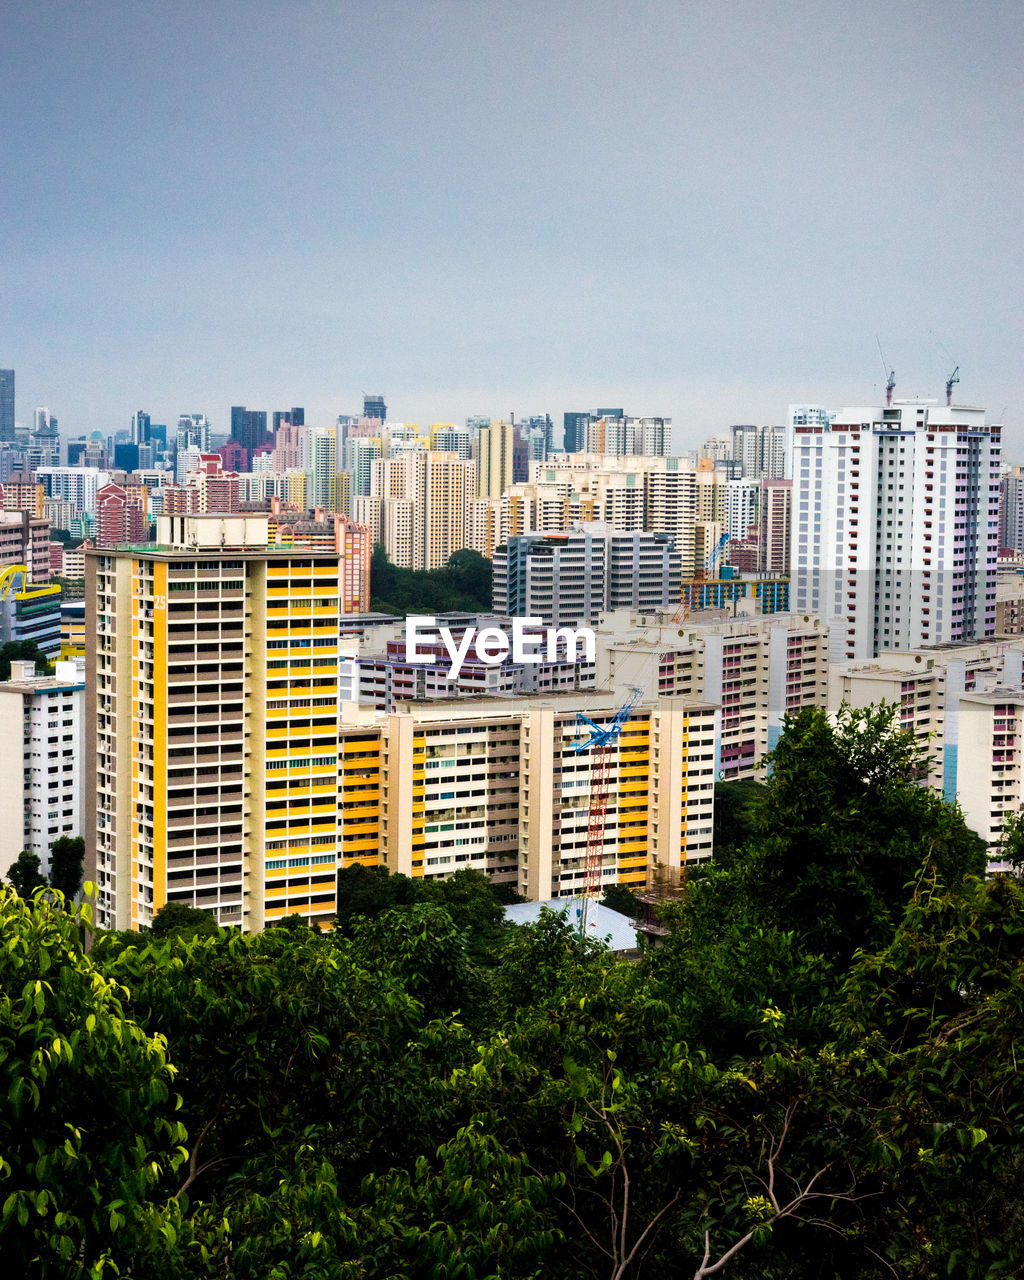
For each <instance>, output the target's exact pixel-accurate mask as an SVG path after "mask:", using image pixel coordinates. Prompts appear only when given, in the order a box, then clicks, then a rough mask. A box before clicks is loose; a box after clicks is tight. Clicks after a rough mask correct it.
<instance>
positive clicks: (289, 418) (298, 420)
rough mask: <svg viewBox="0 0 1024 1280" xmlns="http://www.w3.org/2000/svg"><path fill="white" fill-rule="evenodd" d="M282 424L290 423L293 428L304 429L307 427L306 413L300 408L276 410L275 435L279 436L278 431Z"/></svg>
mask: <svg viewBox="0 0 1024 1280" xmlns="http://www.w3.org/2000/svg"><path fill="white" fill-rule="evenodd" d="M282 422H290V423H291V424H292V426H295V427H304V426H305V425H306V411H305V409H303V408H300V407H293V408H291V409H275V410H274V435H275V437H276V435H277V429H278V427H279V426H280V425H281V423H282Z"/></svg>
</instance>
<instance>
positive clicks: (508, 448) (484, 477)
mask: <svg viewBox="0 0 1024 1280" xmlns="http://www.w3.org/2000/svg"><path fill="white" fill-rule="evenodd" d="M514 447H515V429H514V428H513V426H512V423H511V422H492V423H491V425H490V426H489V427H483V428H481V431H480V434H479V436H478V437H477V484H476V492H477V497H478V498H500V497H501V495H502V494H503V493H504V492H505V490H506V489H507V488H508V487H509V485H510V484H511V483H512V463H513V450H514Z"/></svg>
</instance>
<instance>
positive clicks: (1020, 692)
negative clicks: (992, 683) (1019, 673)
mask: <svg viewBox="0 0 1024 1280" xmlns="http://www.w3.org/2000/svg"><path fill="white" fill-rule="evenodd" d="M960 699H961V701H963V700H965V699H966V700H968V701H970V702H1021V703H1024V687H1022V686H1020V685H1017V686H1011V685H996V687H995V688H994V689H972V690H971V691H970V692H969V693H962V694H961V695H960Z"/></svg>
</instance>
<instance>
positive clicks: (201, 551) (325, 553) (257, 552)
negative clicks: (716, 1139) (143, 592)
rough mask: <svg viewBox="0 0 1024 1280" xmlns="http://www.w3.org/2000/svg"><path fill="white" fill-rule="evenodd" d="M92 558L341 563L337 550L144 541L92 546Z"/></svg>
mask: <svg viewBox="0 0 1024 1280" xmlns="http://www.w3.org/2000/svg"><path fill="white" fill-rule="evenodd" d="M86 555H88V556H110V555H115V556H116V555H122V556H133V557H135V558H137V559H146V558H152V559H154V560H197V559H198V560H210V559H216V558H218V557H221V556H224V557H229V556H230V557H231V559H233V560H237V559H238V558H239V557H240V556H241V557H242V558H243V559H246V560H266V559H268V558H275V559H277V558H281V557H284V558H287V559H292V558H298V559H306V558H307V557H308V556H314V557H316V558H318V559H321V560H337V558H338V553H337V551H335V550H334V548H333V547H317V546H304V545H303V546H291V545H287V546H278V545H277V544H275V543H261V544H260V545H258V546H253V545H252V544H243V545H239V546H216V547H210V546H198V547H181V546H174V545H172V544H170V543H161V542H142V543H117V544H115V545H114V546H112V547H89V548H87V549H86Z"/></svg>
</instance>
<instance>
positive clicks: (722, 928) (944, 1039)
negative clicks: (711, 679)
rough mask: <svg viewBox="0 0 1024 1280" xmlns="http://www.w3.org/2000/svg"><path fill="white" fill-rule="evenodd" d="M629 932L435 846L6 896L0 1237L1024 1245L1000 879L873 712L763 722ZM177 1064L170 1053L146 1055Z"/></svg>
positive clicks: (171, 1266) (794, 1263)
mask: <svg viewBox="0 0 1024 1280" xmlns="http://www.w3.org/2000/svg"><path fill="white" fill-rule="evenodd" d="M773 764H774V768H773V772H772V776H771V780H770V781H769V783H768V784H767V785H766V787H765V789H764V791H763V794H761V795H760V796H758V797H757V799H756V802H755V803H754V804H753V805H752V806H751V807H750V810H749V814H748V817H747V818H745V819H744V821H745V822H746V823H747V832H746V836H745V838H740V839H738V840H736V841H734V844H733V853H732V856H731V857H730V858H729V859H728V860H727V861H726V862H725V864H724V865H723V866H720V867H716V868H714V869H712V870H709V871H707V872H705V873H703V874H701V875H695V876H694V877H693V878H692V880H691V883H690V886H689V890H688V893H687V895H686V897H685V899H684V901H683V902H682V903H681V904H676V905H674V906H673V907H672V908H671V911H670V912H669V914H668V915H667V917H666V920H667V922H668V923H669V924H670V926H671V932H670V936H669V937H668V938H667V939H666V941H665V942H664V944H663V945H661V946H659V947H658V948H656V949H654V950H652V951H647V952H645V953H644V954H643V956H642V958H641V960H640V961H639V962H638V963H627V962H624V961H620V960H618V959H616V958H615V957H613V956H610V955H608V954H607V953H606V952H604V951H602V950H600V948H598V947H597V946H595V945H594V943H593V942H591V941H588V940H586V939H582V940H581V939H579V938H578V937H577V936H576V935H575V934H574V932H573V931H572V929H571V928H570V927H569V926H568V925H567V924H566V923H565V921H564V920H563V919H562V918H561V917H558V916H555V915H553V914H550V913H548V914H545V915H543V916H542V918H541V920H540V921H539V923H537V924H536V925H533V926H530V927H513V926H509V925H505V924H504V923H503V922H502V920H501V918H500V916H499V915H498V914H497V912H496V907H495V903H494V898H493V895H492V894H491V892H490V888H489V886H488V885H487V884H486V882H485V881H483V880H482V878H480V877H475V876H473V875H472V874H469V873H461V874H460V875H459V876H457V877H454V878H453V879H452V881H450V882H447V883H446V884H444V885H430V886H420V885H416V884H414V883H413V882H411V881H403V879H402V878H401V877H388V876H386V875H380V874H377V873H376V872H366V871H363V870H359V871H353V872H351V873H345V876H344V878H343V882H342V889H343V891H342V893H341V895H340V900H341V902H342V905H343V912H342V916H341V917H340V918H339V922H338V927H337V928H336V929H335V931H334V932H333V933H332V934H331V935H324V936H321V935H319V934H317V933H315V932H313V931H311V930H309V929H306V928H301V927H289V928H278V929H274V930H270V931H267V932H266V933H263V934H261V935H257V936H242V935H239V934H234V933H228V932H221V931H219V930H209V929H208V928H206V926H205V925H204V926H202V929H200V928H197V927H196V925H197V923H199V924H200V925H201V924H202V922H196V921H195V920H194V919H193V918H191V917H188V918H181V919H175V918H173V917H172V916H170V915H168V916H166V917H164V919H163V921H162V926H161V929H160V930H156V929H154V930H153V931H152V932H151V933H149V934H145V935H125V934H108V935H104V936H102V937H100V938H99V939H98V940H97V941H96V943H95V945H94V947H93V950H92V951H91V953H90V954H88V955H86V954H84V953H83V952H82V949H81V944H80V924H81V921H82V916H81V915H80V914H74V913H72V914H64V913H63V912H62V911H60V910H54V909H53V908H52V907H51V906H50V905H49V904H48V901H47V896H46V891H43V892H42V893H40V894H38V895H37V896H36V897H35V898H34V899H33V900H32V901H30V902H26V901H24V900H22V899H20V898H19V897H17V896H16V895H15V894H13V893H12V892H10V891H6V890H5V891H3V893H2V895H0V965H2V972H3V984H2V991H3V1003H2V1004H0V1072H2V1073H3V1078H2V1080H0V1085H3V1087H4V1088H5V1091H6V1094H7V1098H8V1102H7V1106H6V1109H5V1111H4V1113H3V1121H2V1124H3V1132H2V1134H0V1153H2V1160H3V1163H2V1164H0V1206H2V1213H3V1218H2V1227H0V1231H2V1240H0V1244H2V1247H3V1250H4V1257H5V1260H6V1259H8V1258H10V1259H13V1262H14V1265H15V1267H16V1268H17V1270H18V1273H19V1274H26V1275H39V1276H47V1277H49V1276H53V1277H57V1276H59V1277H61V1278H62V1280H64V1278H65V1277H76V1278H77V1277H97V1280H98V1278H99V1276H100V1275H101V1274H102V1275H105V1276H107V1277H113V1276H116V1275H122V1276H131V1277H134V1278H135V1280H151V1278H152V1280H163V1278H164V1277H169V1276H174V1277H185V1278H192V1280H200V1278H201V1277H202V1278H203V1280H205V1278H206V1277H208V1276H213V1275H225V1276H229V1277H238V1278H250V1277H251V1278H252V1280H256V1278H257V1277H259V1278H260V1280H263V1278H264V1277H274V1278H279V1280H292V1278H299V1277H301V1278H302V1280H327V1278H328V1277H329V1278H330V1280H376V1278H380V1280H384V1278H385V1277H393V1276H410V1277H417V1278H419V1277H422V1278H423V1280H427V1278H428V1277H429V1278H432V1280H433V1278H438V1280H440V1278H444V1280H484V1278H485V1277H486V1278H490V1277H510V1278H513V1280H518V1278H520V1277H522V1280H527V1278H528V1277H530V1278H534V1277H539V1276H548V1275H553V1276H559V1277H568V1280H590V1278H593V1277H599V1278H602V1280H604V1278H607V1280H626V1278H627V1277H628V1278H634V1277H640V1276H677V1275H678V1276H685V1277H694V1278H695V1280H703V1278H704V1277H709V1276H722V1275H727V1276H728V1277H729V1278H730V1280H820V1278H821V1277H826V1276H827V1277H841V1278H844V1280H845V1278H848V1280H882V1278H883V1277H891V1276H893V1275H897V1276H901V1277H914V1278H918V1280H932V1278H935V1280H938V1277H944V1276H953V1277H958V1278H961V1280H997V1278H998V1277H1009V1276H1015V1275H1019V1274H1021V1273H1022V1270H1024V1211H1022V1210H1021V1208H1020V1197H1019V1193H1018V1187H1019V1181H1020V1173H1021V1160H1022V1149H1024V1144H1022V1139H1021V1134H1022V1132H1024V1084H1022V1082H1021V1076H1020V1073H1019V1071H1018V1069H1017V1058H1018V1047H1019V1046H1021V1045H1024V893H1022V890H1021V887H1020V885H1019V883H1018V882H1017V880H1016V879H1015V878H1014V877H1012V876H998V877H995V878H993V879H991V880H988V881H984V880H981V879H979V878H978V877H977V876H976V875H975V874H974V873H975V871H976V870H978V869H979V859H978V845H977V841H976V839H975V838H974V837H973V836H972V835H971V833H970V832H969V831H967V829H966V828H965V827H964V825H963V821H962V818H961V816H960V814H959V813H958V812H957V811H956V810H955V809H952V808H950V807H948V806H946V805H944V804H942V803H941V802H939V801H935V800H933V798H932V797H930V796H928V795H927V794H925V793H923V792H921V791H920V789H919V788H918V787H917V785H916V782H915V776H916V771H917V769H918V768H919V760H918V758H917V755H916V752H915V750H914V748H913V745H912V743H910V742H909V741H908V740H907V739H906V738H904V737H902V736H901V735H899V734H894V733H893V731H892V729H891V726H890V725H889V723H888V721H887V720H886V719H885V718H884V717H881V716H876V715H875V714H874V713H850V714H848V715H846V716H844V717H841V718H840V721H839V723H838V724H835V725H830V724H829V722H828V721H827V720H826V719H825V717H824V716H823V715H820V714H819V713H804V714H803V715H801V717H800V718H799V719H797V720H796V721H795V722H794V723H793V724H791V725H790V726H789V727H788V730H787V733H786V734H785V736H784V737H783V739H782V741H781V742H780V745H779V749H778V750H777V752H776V754H775V759H774V762H773ZM172 1064H173V1065H172Z"/></svg>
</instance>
